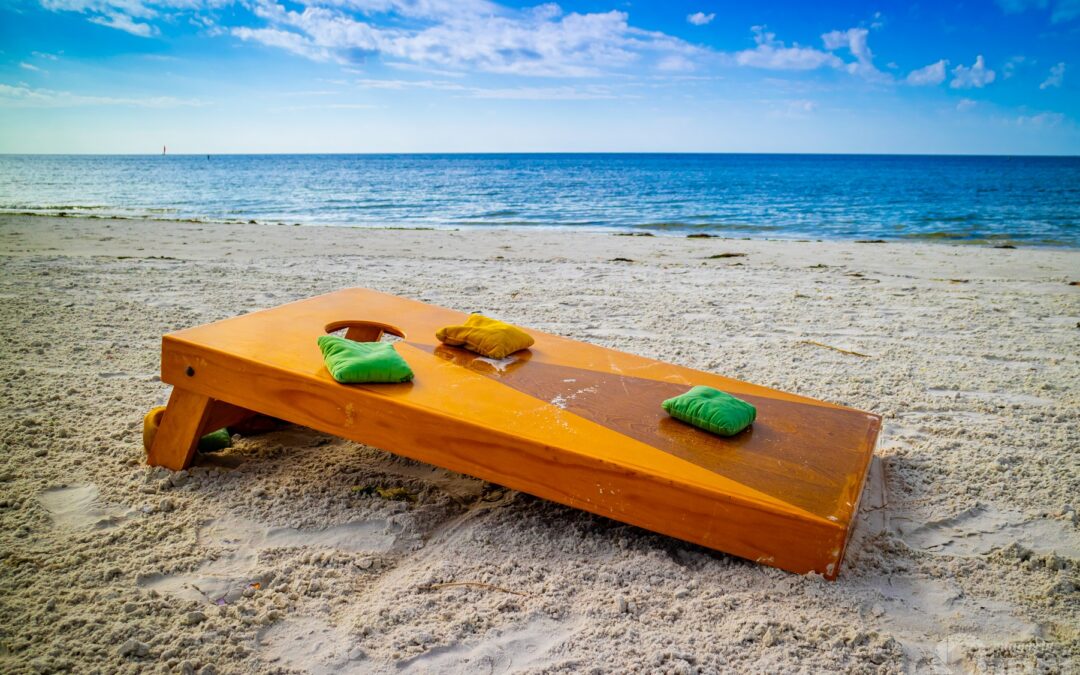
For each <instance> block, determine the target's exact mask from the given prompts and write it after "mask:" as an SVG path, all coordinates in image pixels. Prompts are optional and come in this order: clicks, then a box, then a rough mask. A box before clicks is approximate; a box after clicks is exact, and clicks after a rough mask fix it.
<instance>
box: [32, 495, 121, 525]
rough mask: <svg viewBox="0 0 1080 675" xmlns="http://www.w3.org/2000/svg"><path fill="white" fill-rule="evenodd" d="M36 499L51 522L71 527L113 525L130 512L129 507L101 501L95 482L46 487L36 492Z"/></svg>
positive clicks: (117, 523)
mask: <svg viewBox="0 0 1080 675" xmlns="http://www.w3.org/2000/svg"><path fill="white" fill-rule="evenodd" d="M38 502H39V503H40V504H41V505H42V507H44V508H45V510H46V511H48V512H49V517H51V518H52V521H53V523H54V524H56V525H58V526H60V527H65V528H69V529H74V530H90V529H93V530H103V529H106V528H110V527H116V526H117V525H119V524H120V523H121V522H122V521H123V520H124V519H125V518H127V517H128V516H129V515H130V514H131V510H130V509H124V508H122V507H120V506H116V505H114V504H106V503H104V502H102V501H101V500H100V497H99V494H98V489H97V486H96V485H72V486H67V487H55V488H48V489H45V490H42V491H41V492H39V493H38Z"/></svg>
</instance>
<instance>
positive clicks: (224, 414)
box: [199, 399, 258, 436]
mask: <svg viewBox="0 0 1080 675" xmlns="http://www.w3.org/2000/svg"><path fill="white" fill-rule="evenodd" d="M257 414H258V413H256V412H255V411H254V410H248V409H247V408H241V407H240V406H238V405H233V404H232V403H226V402H225V401H219V400H217V399H211V400H210V412H209V413H208V414H207V415H206V421H205V422H204V423H203V428H202V429H200V430H199V436H204V435H206V434H209V433H212V432H215V431H217V430H218V429H220V428H222V427H231V426H233V425H234V424H240V423H242V422H246V421H247V420H249V419H251V418H252V417H254V416H255V415H257Z"/></svg>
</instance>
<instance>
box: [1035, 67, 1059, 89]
mask: <svg viewBox="0 0 1080 675" xmlns="http://www.w3.org/2000/svg"><path fill="white" fill-rule="evenodd" d="M1064 80H1065V62H1064V61H1062V62H1061V63H1059V64H1057V65H1056V66H1054V67H1053V68H1051V69H1050V74H1049V75H1048V76H1047V78H1046V79H1045V80H1043V83H1042V84H1040V85H1039V89H1049V88H1050V87H1060V86H1061V83H1062V82H1063V81H1064Z"/></svg>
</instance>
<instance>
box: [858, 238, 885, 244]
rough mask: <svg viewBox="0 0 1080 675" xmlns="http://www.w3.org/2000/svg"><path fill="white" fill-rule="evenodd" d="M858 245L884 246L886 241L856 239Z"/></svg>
mask: <svg viewBox="0 0 1080 675" xmlns="http://www.w3.org/2000/svg"><path fill="white" fill-rule="evenodd" d="M855 243H856V244H884V243H885V240H884V239H856V240H855Z"/></svg>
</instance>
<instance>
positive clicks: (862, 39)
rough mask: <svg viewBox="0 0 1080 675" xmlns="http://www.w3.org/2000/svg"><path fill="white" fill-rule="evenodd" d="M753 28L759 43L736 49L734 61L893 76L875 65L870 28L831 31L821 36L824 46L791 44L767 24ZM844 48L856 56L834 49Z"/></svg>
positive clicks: (865, 76)
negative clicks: (849, 58) (847, 57)
mask: <svg viewBox="0 0 1080 675" xmlns="http://www.w3.org/2000/svg"><path fill="white" fill-rule="evenodd" d="M751 31H753V33H754V42H755V43H756V44H757V46H756V47H754V48H753V49H744V50H742V51H739V52H735V54H734V55H733V57H734V61H735V63H736V64H738V65H740V66H749V67H752V68H763V69H767V70H796V71H797V70H816V69H818V68H835V69H837V70H844V71H846V72H848V73H850V74H852V75H855V76H858V77H861V78H863V79H866V80H870V81H875V82H889V81H891V80H892V79H893V77H892V75H889V74H888V73H884V72H882V71H880V70H878V68H877V66H875V65H874V54H873V52H872V51H871V50H870V45H869V41H868V38H869V35H870V30H869V29H867V28H859V27H857V28H849V29H847V30H833V31H829V32H828V33H825V34H824V35H822V36H821V41H822V44H823V46H824V49H817V48H815V47H807V46H803V45H799V44H798V43H792V44H791V45H790V46H789V45H787V44H786V43H785V42H783V41H782V40H779V39H777V37H776V34H775V33H772V32H770V31H768V30H767V29H766V28H765V27H764V26H752V27H751ZM840 50H846V51H847V52H849V53H850V54H851V56H852V57H853V59H854V60H853V61H845V60H843V59H842V58H840V57H839V56H837V55H836V54H835V53H834V52H837V51H840Z"/></svg>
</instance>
